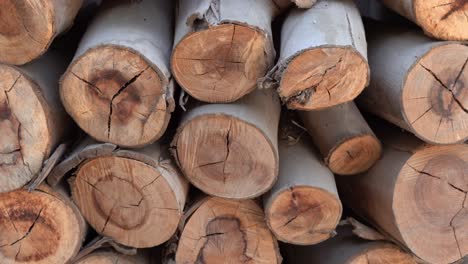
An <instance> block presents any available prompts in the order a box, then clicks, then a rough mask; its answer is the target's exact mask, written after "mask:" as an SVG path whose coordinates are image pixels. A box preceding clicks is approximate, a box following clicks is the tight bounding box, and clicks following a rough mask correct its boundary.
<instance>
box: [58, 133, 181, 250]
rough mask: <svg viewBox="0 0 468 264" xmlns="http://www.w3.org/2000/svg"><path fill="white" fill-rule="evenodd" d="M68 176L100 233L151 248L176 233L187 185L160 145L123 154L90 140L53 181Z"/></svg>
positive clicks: (74, 194) (61, 166)
mask: <svg viewBox="0 0 468 264" xmlns="http://www.w3.org/2000/svg"><path fill="white" fill-rule="evenodd" d="M68 173H73V175H74V177H72V178H70V180H69V182H70V185H71V190H72V197H73V200H74V201H75V202H76V204H77V205H78V207H79V208H80V210H81V212H82V213H83V216H84V217H85V219H86V220H87V221H88V223H89V224H90V225H91V226H92V227H93V228H94V229H95V230H96V231H97V232H98V233H100V234H102V235H104V236H108V237H111V238H112V239H113V240H114V241H116V242H118V243H120V244H123V245H126V246H130V247H135V248H148V247H154V246H157V245H160V244H162V243H164V242H166V241H167V240H168V239H169V238H170V237H171V236H172V235H173V234H174V233H175V232H176V229H177V225H178V223H179V221H180V218H181V216H182V214H183V208H184V205H185V200H186V196H187V192H188V187H189V186H188V183H187V181H186V180H185V179H184V178H183V177H182V175H181V174H180V173H179V171H178V169H177V168H176V167H175V166H173V165H172V163H171V161H170V160H168V159H167V154H165V149H164V148H162V147H160V146H158V145H157V144H156V143H154V144H152V145H149V146H147V147H145V148H143V149H140V150H125V149H120V148H117V146H116V145H111V144H100V143H97V142H94V141H93V140H91V139H87V140H85V141H84V142H82V143H81V144H80V145H79V146H78V147H77V149H76V150H75V151H74V152H73V153H72V154H71V155H70V156H69V157H68V158H67V159H66V160H64V161H63V162H62V163H61V164H59V165H58V166H57V167H56V168H55V169H54V171H52V173H51V176H50V177H54V178H55V179H60V178H62V177H63V175H65V174H68ZM55 182H57V180H55V181H53V182H52V183H55Z"/></svg>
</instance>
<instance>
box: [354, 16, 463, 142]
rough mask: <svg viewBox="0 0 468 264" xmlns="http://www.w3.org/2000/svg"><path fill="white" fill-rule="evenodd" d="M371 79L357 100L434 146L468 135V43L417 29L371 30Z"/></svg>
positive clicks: (382, 26)
mask: <svg viewBox="0 0 468 264" xmlns="http://www.w3.org/2000/svg"><path fill="white" fill-rule="evenodd" d="M368 42H369V63H370V65H371V70H372V79H371V82H370V85H369V87H368V88H367V89H366V90H365V91H364V92H363V94H362V96H360V98H359V100H358V103H359V105H360V106H362V107H363V108H364V109H365V110H366V111H369V112H371V113H373V114H375V115H378V116H379V117H381V118H384V119H386V120H387V121H389V122H392V123H393V124H395V125H398V126H400V127H401V128H404V129H406V130H408V131H411V132H413V133H414V134H415V135H416V136H418V137H419V138H420V139H422V140H424V141H426V142H429V143H433V144H454V143H461V142H464V141H466V140H467V139H468V127H467V126H466V122H467V121H466V120H467V118H468V101H467V100H468V88H467V86H466V85H465V84H466V83H468V67H467V64H468V47H467V46H466V45H464V44H463V43H457V42H440V41H435V40H432V39H429V38H428V37H426V36H424V35H423V34H422V33H420V32H417V31H414V30H413V29H403V28H393V27H386V26H384V25H379V26H378V27H377V26H374V27H372V26H370V27H369V28H368Z"/></svg>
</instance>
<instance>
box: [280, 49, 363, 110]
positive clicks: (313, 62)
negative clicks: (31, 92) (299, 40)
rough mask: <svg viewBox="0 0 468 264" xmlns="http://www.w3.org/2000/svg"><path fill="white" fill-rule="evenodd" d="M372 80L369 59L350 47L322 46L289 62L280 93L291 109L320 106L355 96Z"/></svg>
mask: <svg viewBox="0 0 468 264" xmlns="http://www.w3.org/2000/svg"><path fill="white" fill-rule="evenodd" d="M368 81H369V66H368V64H367V62H366V60H365V59H364V58H363V57H362V56H361V55H360V54H359V53H358V52H357V51H356V50H354V48H351V47H320V48H314V49H311V50H307V51H304V52H302V53H300V54H299V55H298V56H296V57H295V58H294V59H293V60H292V61H291V62H289V64H288V66H287V68H286V70H285V72H284V73H283V76H282V77H281V83H280V87H279V90H278V92H279V95H280V97H281V98H282V100H283V102H285V103H286V105H287V107H288V108H290V109H298V110H317V109H323V108H327V107H331V106H334V105H338V104H341V103H345V102H348V101H351V100H353V99H354V98H356V97H357V96H358V95H359V94H360V93H361V92H362V90H363V89H364V88H365V87H366V85H367V84H368Z"/></svg>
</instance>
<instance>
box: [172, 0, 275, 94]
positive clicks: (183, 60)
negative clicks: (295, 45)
mask: <svg viewBox="0 0 468 264" xmlns="http://www.w3.org/2000/svg"><path fill="white" fill-rule="evenodd" d="M249 10H255V12H250V11H249ZM275 12H277V9H276V6H275V4H274V2H273V1H272V0H258V1H249V0H237V1H229V0H195V1H194V0H181V1H179V6H178V9H177V20H176V21H177V23H176V30H175V46H174V51H173V54H172V60H171V62H172V63H171V64H172V72H173V73H174V77H175V78H176V80H177V82H178V83H179V84H180V85H181V86H182V88H183V89H184V90H185V91H186V92H187V93H188V94H190V95H191V96H193V97H195V98H196V99H198V100H200V101H204V102H210V103H226V102H233V101H236V100H237V99H239V98H241V97H242V96H244V95H246V94H248V93H250V92H252V91H253V90H254V89H255V88H256V87H257V79H258V78H260V77H263V76H264V75H265V73H266V72H267V71H268V69H269V68H270V66H271V65H272V64H273V60H274V58H275V51H274V47H273V39H272V33H271V20H272V18H273V16H274V14H275Z"/></svg>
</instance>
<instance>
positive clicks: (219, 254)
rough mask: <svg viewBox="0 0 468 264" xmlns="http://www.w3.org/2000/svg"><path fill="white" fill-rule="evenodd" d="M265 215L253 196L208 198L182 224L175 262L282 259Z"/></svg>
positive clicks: (231, 261)
mask: <svg viewBox="0 0 468 264" xmlns="http://www.w3.org/2000/svg"><path fill="white" fill-rule="evenodd" d="M263 217H264V215H263V212H262V209H261V208H260V206H258V204H257V203H256V202H254V201H253V200H242V201H234V200H228V199H223V198H216V197H207V198H205V200H203V201H202V202H201V204H200V206H199V207H198V208H197V209H196V210H195V211H194V213H193V215H191V216H190V218H189V219H188V221H187V223H186V224H185V226H184V228H183V231H182V234H181V237H180V240H179V245H178V248H177V253H176V263H203V264H205V263H206V264H207V263H245V262H248V263H272V264H276V263H278V264H279V263H281V256H280V255H279V249H278V245H277V242H276V240H275V239H274V237H273V235H272V234H271V233H270V231H269V230H268V227H267V226H266V224H265V221H264V219H263Z"/></svg>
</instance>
